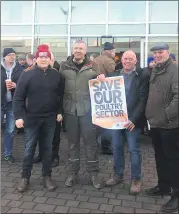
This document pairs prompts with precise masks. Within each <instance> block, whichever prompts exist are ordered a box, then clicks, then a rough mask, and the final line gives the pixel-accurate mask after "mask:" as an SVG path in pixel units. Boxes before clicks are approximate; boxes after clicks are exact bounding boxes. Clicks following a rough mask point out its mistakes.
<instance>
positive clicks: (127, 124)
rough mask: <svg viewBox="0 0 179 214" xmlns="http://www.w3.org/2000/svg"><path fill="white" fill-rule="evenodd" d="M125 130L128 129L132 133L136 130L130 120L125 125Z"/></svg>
mask: <svg viewBox="0 0 179 214" xmlns="http://www.w3.org/2000/svg"><path fill="white" fill-rule="evenodd" d="M124 128H125V129H128V130H129V131H132V130H133V129H134V128H135V125H134V124H133V123H132V122H131V121H130V120H128V122H127V123H126V124H125V126H124Z"/></svg>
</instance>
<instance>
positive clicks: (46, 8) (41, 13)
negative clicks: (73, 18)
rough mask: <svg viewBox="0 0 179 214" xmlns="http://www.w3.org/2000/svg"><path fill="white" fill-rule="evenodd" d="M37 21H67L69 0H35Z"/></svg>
mask: <svg viewBox="0 0 179 214" xmlns="http://www.w3.org/2000/svg"><path fill="white" fill-rule="evenodd" d="M35 2H36V7H35V23H47V24H48V23H67V22H68V16H69V7H68V1H35Z"/></svg>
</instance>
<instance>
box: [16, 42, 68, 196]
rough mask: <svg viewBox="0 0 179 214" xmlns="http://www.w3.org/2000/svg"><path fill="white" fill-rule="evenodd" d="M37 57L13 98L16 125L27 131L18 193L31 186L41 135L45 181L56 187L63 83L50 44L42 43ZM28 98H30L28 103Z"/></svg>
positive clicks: (50, 186) (47, 185) (51, 187)
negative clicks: (56, 144)
mask: <svg viewBox="0 0 179 214" xmlns="http://www.w3.org/2000/svg"><path fill="white" fill-rule="evenodd" d="M35 58H36V63H37V65H35V66H34V68H33V69H32V70H29V71H28V72H23V74H22V75H21V77H20V79H19V82H18V84H17V90H16V93H15V95H14V101H13V112H14V117H15V120H16V126H17V127H18V128H22V127H24V130H25V152H24V159H23V164H22V178H21V181H20V184H19V186H18V191H19V192H24V191H26V190H27V188H28V185H29V181H30V177H31V170H32V166H33V158H34V154H35V149H36V145H37V141H38V139H39V136H40V137H41V141H40V150H41V151H42V176H43V183H44V186H45V187H46V188H47V189H48V190H49V191H53V190H54V189H55V188H56V185H55V184H54V183H53V181H52V179H51V174H52V140H53V137H54V132H55V127H56V121H57V122H60V121H61V120H62V95H63V87H64V85H63V84H64V83H63V82H62V78H61V75H60V73H59V72H58V71H57V70H56V69H53V68H51V67H50V60H51V53H50V51H49V47H48V45H45V44H43V45H39V46H38V49H37V52H36V54H35ZM26 99H28V102H27V103H26ZM24 112H25V114H24Z"/></svg>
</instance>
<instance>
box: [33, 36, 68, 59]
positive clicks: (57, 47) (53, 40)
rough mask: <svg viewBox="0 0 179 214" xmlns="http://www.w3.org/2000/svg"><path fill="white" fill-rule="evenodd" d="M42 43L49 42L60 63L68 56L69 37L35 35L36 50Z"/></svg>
mask: <svg viewBox="0 0 179 214" xmlns="http://www.w3.org/2000/svg"><path fill="white" fill-rule="evenodd" d="M40 44H47V45H49V47H50V51H51V52H52V53H53V54H54V57H55V60H57V61H58V62H59V63H60V62H61V61H63V60H66V58H67V52H68V38H67V37H46V38H43V37H35V39H34V52H35V51H36V50H37V46H38V45H40Z"/></svg>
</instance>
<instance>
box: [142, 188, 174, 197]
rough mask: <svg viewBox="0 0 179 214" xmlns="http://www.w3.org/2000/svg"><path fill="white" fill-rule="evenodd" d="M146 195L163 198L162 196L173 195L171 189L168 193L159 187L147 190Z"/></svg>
mask: <svg viewBox="0 0 179 214" xmlns="http://www.w3.org/2000/svg"><path fill="white" fill-rule="evenodd" d="M145 193H146V194H147V195H149V196H161V195H171V189H169V190H168V191H163V190H161V189H160V188H159V186H156V187H153V188H150V189H147V190H145Z"/></svg>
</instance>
